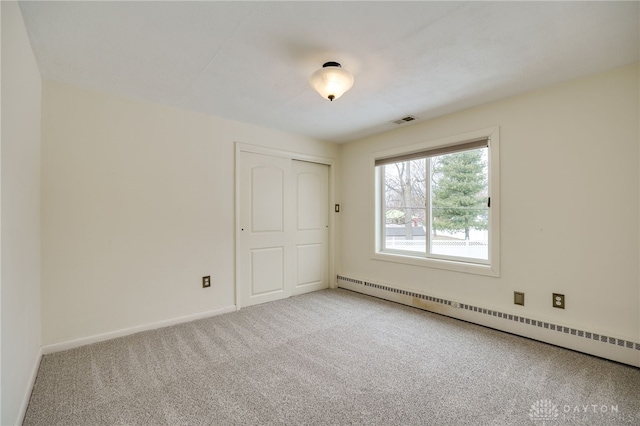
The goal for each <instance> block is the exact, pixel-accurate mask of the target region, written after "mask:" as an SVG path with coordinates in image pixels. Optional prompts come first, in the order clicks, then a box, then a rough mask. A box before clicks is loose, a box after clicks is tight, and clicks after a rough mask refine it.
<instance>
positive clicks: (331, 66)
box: [309, 62, 353, 101]
mask: <svg viewBox="0 0 640 426" xmlns="http://www.w3.org/2000/svg"><path fill="white" fill-rule="evenodd" d="M309 83H310V84H311V87H313V88H314V89H316V90H317V91H318V93H320V96H322V97H323V98H325V99H329V100H330V101H333V100H334V99H338V98H339V97H340V96H342V95H343V94H344V92H346V91H347V90H349V89H351V87H352V86H353V76H352V75H351V73H350V72H349V71H347V70H345V69H344V68H342V65H340V64H339V63H337V62H327V63H325V64H324V65H323V66H322V68H320V69H319V70H318V71H316V72H314V73H313V74H311V78H310V79H309Z"/></svg>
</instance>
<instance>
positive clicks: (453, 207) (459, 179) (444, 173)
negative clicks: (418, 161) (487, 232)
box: [432, 149, 488, 240]
mask: <svg viewBox="0 0 640 426" xmlns="http://www.w3.org/2000/svg"><path fill="white" fill-rule="evenodd" d="M432 167H433V174H432V191H433V192H432V220H433V222H432V226H433V231H434V233H435V231H449V232H458V231H464V235H465V239H466V240H468V239H469V231H470V230H471V229H487V221H488V211H487V179H486V173H485V161H484V159H483V155H482V150H479V149H476V150H472V151H463V152H458V153H453V154H447V155H442V156H439V157H435V158H433V159H432Z"/></svg>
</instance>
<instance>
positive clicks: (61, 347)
mask: <svg viewBox="0 0 640 426" xmlns="http://www.w3.org/2000/svg"><path fill="white" fill-rule="evenodd" d="M236 310H237V309H236V305H231V306H224V307H222V308H217V309H214V310H211V311H205V312H199V313H197V314H191V315H185V316H183V317H177V318H171V319H168V320H162V321H158V322H154V323H150V324H143V325H138V326H135V327H130V328H123V329H121V330H116V331H110V332H108V333H102V334H96V335H94V336H88V337H82V338H80V339H74V340H68V341H66V342H60V343H53V344H51V345H45V346H43V347H42V354H44V355H47V354H51V353H54V352H60V351H66V350H69V349H74V348H79V347H80V346H85V345H90V344H92V343H97V342H103V341H105V340H111V339H115V338H117V337H123V336H128V335H130V334H135V333H139V332H141V331H147V330H155V329H157V328H163V327H169V326H171V325H176V324H182V323H185V322H191V321H195V320H199V319H203V318H209V317H213V316H216V315H222V314H227V313H230V312H235V311H236Z"/></svg>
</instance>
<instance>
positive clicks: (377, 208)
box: [370, 126, 500, 277]
mask: <svg viewBox="0 0 640 426" xmlns="http://www.w3.org/2000/svg"><path fill="white" fill-rule="evenodd" d="M481 138H486V139H488V140H489V152H488V174H489V176H488V182H487V183H488V187H489V188H488V189H489V197H490V200H491V205H490V207H489V226H488V231H489V240H488V241H489V253H488V254H489V256H488V257H489V259H488V260H487V261H483V262H482V263H478V262H472V261H469V260H466V259H465V260H463V259H460V260H451V259H439V258H435V257H427V254H426V253H425V254H424V255H421V254H417V255H416V254H413V253H406V252H399V251H383V247H384V244H383V243H384V242H383V238H384V226H385V221H384V220H383V217H384V196H383V193H382V191H383V189H384V185H383V182H382V179H383V177H382V176H381V173H379V172H378V170H379V169H377V168H376V165H375V164H376V160H380V159H384V158H391V157H399V156H402V155H410V154H413V153H417V152H421V151H426V150H432V149H438V148H446V147H452V146H455V145H459V144H463V143H465V142H468V141H472V140H477V139H481ZM499 159H500V132H499V127H497V126H496V127H491V128H487V129H482V130H476V131H472V132H468V133H464V134H460V135H454V136H449V137H445V138H440V139H434V140H429V141H425V142H421V143H417V144H414V145H409V146H404V147H397V148H392V149H388V150H385V151H378V152H374V153H373V154H372V155H371V159H370V182H372V184H373V185H372V187H373V197H372V200H373V201H372V202H373V208H372V209H371V211H372V220H371V223H372V224H373V227H372V228H373V230H374V232H373V244H371V247H372V250H371V258H372V259H376V260H383V261H388V262H395V263H404V264H408V265H416V266H422V267H428V268H438V269H446V270H449V271H456V272H464V273H470V274H478V275H487V276H492V277H499V276H500V161H499Z"/></svg>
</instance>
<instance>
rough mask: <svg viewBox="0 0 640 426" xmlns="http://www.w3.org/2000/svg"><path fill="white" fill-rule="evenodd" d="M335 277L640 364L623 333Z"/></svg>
mask: <svg viewBox="0 0 640 426" xmlns="http://www.w3.org/2000/svg"><path fill="white" fill-rule="evenodd" d="M338 280H339V283H338V286H339V288H344V289H347V290H352V291H356V292H358V293H363V294H366V295H369V296H374V297H378V298H381V299H385V300H389V301H392V302H397V303H401V304H403V305H408V306H412V307H414V308H419V309H423V310H425V311H430V312H434V313H438V314H442V315H446V316H449V317H452V318H456V319H460V320H463V321H468V322H471V323H474V324H478V325H482V326H485V327H490V328H493V329H496V330H500V331H505V332H507V333H512V334H516V335H519V336H522V337H526V338H529V339H534V340H538V341H541V342H545V343H550V344H552V345H555V346H560V347H563V348H566V349H571V350H574V351H578V352H583V353H586V354H590V355H595V356H598V357H601V358H606V359H609V360H612V361H616V362H621V363H624V364H628V365H632V366H634V367H640V342H638V341H632V340H628V338H624V337H623V336H611V334H610V333H607V335H602V334H600V332H593V331H590V330H586V331H585V330H580V329H576V328H572V327H570V326H565V325H558V324H553V323H552V321H545V320H544V319H542V320H541V319H538V318H536V319H533V318H527V317H523V316H519V315H515V314H514V313H512V312H500V311H497V310H492V309H489V308H484V307H477V306H470V305H467V304H464V303H458V302H455V301H451V300H446V299H441V298H437V297H432V296H428V295H423V294H421V293H417V292H415V291H412V290H407V289H403V288H401V287H399V286H395V285H388V284H380V283H376V282H373V281H366V280H361V279H358V278H353V277H347V276H338Z"/></svg>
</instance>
